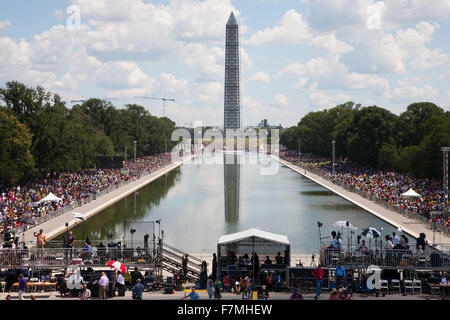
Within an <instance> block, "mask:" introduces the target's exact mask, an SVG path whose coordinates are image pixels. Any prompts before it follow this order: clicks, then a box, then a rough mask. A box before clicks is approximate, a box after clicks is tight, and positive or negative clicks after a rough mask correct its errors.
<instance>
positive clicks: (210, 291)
mask: <svg viewBox="0 0 450 320" xmlns="http://www.w3.org/2000/svg"><path fill="white" fill-rule="evenodd" d="M206 292H208V297H209V300H212V298H213V297H214V281H213V276H212V275H211V276H210V277H208V281H207V282H206Z"/></svg>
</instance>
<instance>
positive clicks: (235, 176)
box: [223, 153, 241, 223]
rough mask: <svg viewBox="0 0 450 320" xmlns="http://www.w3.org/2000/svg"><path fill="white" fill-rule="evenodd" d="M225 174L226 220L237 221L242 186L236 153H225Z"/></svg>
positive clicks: (228, 221)
mask: <svg viewBox="0 0 450 320" xmlns="http://www.w3.org/2000/svg"><path fill="white" fill-rule="evenodd" d="M223 176H224V194H225V221H226V222H227V223H235V222H237V221H238V220H239V203H240V198H239V196H240V187H241V165H240V164H239V158H238V155H237V154H236V153H233V154H230V153H228V154H227V153H224V154H223Z"/></svg>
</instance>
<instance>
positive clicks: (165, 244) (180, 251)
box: [163, 243, 203, 264]
mask: <svg viewBox="0 0 450 320" xmlns="http://www.w3.org/2000/svg"><path fill="white" fill-rule="evenodd" d="M163 247H167V248H168V249H170V250H172V251H175V252H178V253H181V254H183V255H186V254H187V255H188V256H189V258H190V259H189V260H196V261H198V262H199V264H202V263H203V261H202V260H201V259H199V258H197V257H195V256H191V255H189V254H188V253H187V252H184V251H182V250H180V249H177V248H175V247H173V246H171V245H168V244H167V243H163Z"/></svg>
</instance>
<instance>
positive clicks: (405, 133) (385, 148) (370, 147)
mask: <svg viewBox="0 0 450 320" xmlns="http://www.w3.org/2000/svg"><path fill="white" fill-rule="evenodd" d="M333 140H334V141H336V144H335V150H336V159H344V158H347V159H349V160H350V161H352V162H354V163H357V164H359V165H361V166H366V167H371V168H379V169H385V170H394V171H397V172H402V173H410V174H413V175H415V176H417V177H429V178H440V177H442V163H443V161H442V157H443V156H442V151H441V147H450V111H445V110H444V109H442V108H440V107H438V106H437V105H435V104H434V103H431V102H418V103H412V104H410V105H409V106H408V107H407V108H406V111H405V112H403V113H401V114H400V115H399V116H397V115H396V114H393V113H391V112H390V111H389V110H387V109H384V108H380V107H377V106H367V107H361V105H360V104H355V103H354V102H352V101H350V102H346V103H344V104H340V105H337V106H336V107H334V108H330V109H325V110H323V111H317V112H310V113H308V114H307V115H306V116H304V117H303V118H302V119H301V120H300V122H299V123H298V125H297V126H294V127H291V128H289V129H287V130H285V131H284V132H282V134H281V136H280V144H282V145H284V146H285V147H287V148H288V149H289V150H298V147H299V141H300V151H301V152H302V153H304V152H308V153H313V154H316V155H320V156H326V157H331V152H332V151H331V150H332V141H333Z"/></svg>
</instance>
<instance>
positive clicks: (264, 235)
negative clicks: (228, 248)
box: [218, 228, 289, 245]
mask: <svg viewBox="0 0 450 320" xmlns="http://www.w3.org/2000/svg"><path fill="white" fill-rule="evenodd" d="M252 237H255V238H260V239H263V240H267V241H271V242H278V243H281V244H284V245H289V240H288V238H287V237H286V236H283V235H280V234H275V233H271V232H266V231H262V230H259V229H255V228H252V229H249V230H245V231H241V232H237V233H232V234H227V235H224V236H221V237H220V238H219V242H218V244H226V243H230V242H237V241H242V240H246V239H249V238H252Z"/></svg>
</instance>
